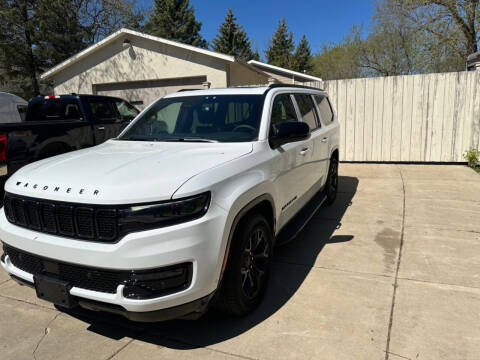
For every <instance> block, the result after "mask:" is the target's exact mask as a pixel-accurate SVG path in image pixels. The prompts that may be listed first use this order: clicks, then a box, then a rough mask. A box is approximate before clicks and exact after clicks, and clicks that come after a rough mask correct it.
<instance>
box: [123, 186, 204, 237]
mask: <svg viewBox="0 0 480 360" xmlns="http://www.w3.org/2000/svg"><path fill="white" fill-rule="evenodd" d="M209 205H210V193H209V192H207V193H203V194H200V195H196V196H192V197H188V198H184V199H178V200H173V201H165V202H159V203H153V204H139V205H132V206H129V207H128V208H123V209H119V210H118V225H119V228H120V232H121V233H124V234H125V233H130V232H134V231H142V230H148V229H154V228H159V227H163V226H168V225H174V224H179V223H182V222H186V221H190V220H194V219H198V218H199V217H202V216H203V215H205V213H206V212H207V210H208V206H209Z"/></svg>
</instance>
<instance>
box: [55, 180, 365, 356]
mask: <svg viewBox="0 0 480 360" xmlns="http://www.w3.org/2000/svg"><path fill="white" fill-rule="evenodd" d="M339 180H340V181H339V184H340V185H339V191H340V192H343V194H342V195H344V196H339V197H337V200H336V202H335V203H334V204H333V205H331V207H332V210H333V211H331V213H332V214H334V216H333V217H332V218H330V217H329V216H328V214H329V211H328V210H326V209H324V210H320V211H319V213H321V214H320V215H319V214H317V215H316V218H314V219H313V220H312V221H311V223H310V224H308V225H307V227H306V228H305V229H304V230H303V231H302V233H300V234H299V236H298V238H297V239H296V240H294V241H292V242H290V243H289V244H286V245H284V246H282V247H279V248H277V249H275V259H274V263H273V269H272V273H271V278H270V283H269V287H268V290H267V292H266V295H265V298H264V300H263V302H262V303H261V305H260V306H259V308H258V309H257V310H256V311H254V312H253V313H252V314H250V315H248V316H246V317H244V318H232V317H228V316H225V315H223V314H221V313H217V312H215V311H209V312H208V313H207V314H205V315H204V316H203V317H202V318H200V319H198V320H195V321H187V320H172V321H167V322H161V323H151V324H146V323H135V322H131V321H129V320H126V319H125V318H123V317H121V316H117V315H112V314H108V313H101V312H93V311H89V310H84V309H80V308H77V309H74V310H69V311H68V314H70V315H71V316H74V317H76V318H78V319H80V320H82V321H85V322H87V323H89V324H90V326H89V327H88V330H89V331H92V332H95V333H97V334H100V335H103V336H107V337H109V338H112V339H121V338H123V337H130V338H133V339H137V340H139V341H144V342H148V343H151V344H155V345H160V346H164V347H168V348H173V349H194V348H199V347H205V346H209V345H212V344H216V343H219V342H222V341H225V340H228V339H230V338H233V337H236V336H238V335H241V334H242V333H244V332H247V331H248V330H250V329H252V328H253V327H255V326H256V325H258V324H260V323H261V322H263V321H264V320H266V319H268V318H269V317H270V316H272V315H273V314H275V313H276V312H277V311H278V310H279V309H280V308H282V306H283V305H285V304H286V303H287V301H289V299H290V298H291V297H292V296H293V295H294V294H295V293H296V291H297V290H298V289H299V288H300V286H301V285H302V283H303V282H304V280H305V279H306V277H307V275H308V274H309V272H310V270H311V268H312V267H313V266H314V264H315V260H316V259H317V257H318V255H319V253H320V252H321V251H322V249H323V247H324V246H325V245H326V244H335V243H342V242H346V241H351V240H352V239H353V238H354V236H353V235H337V236H335V235H333V233H334V231H335V229H337V228H338V227H339V225H340V224H341V222H340V221H341V218H342V217H343V215H344V213H345V211H346V209H347V208H348V206H350V204H351V200H352V198H353V196H354V195H355V192H356V189H357V186H358V182H359V181H358V179H357V178H356V177H346V176H340V179H339ZM345 194H346V195H347V196H345ZM322 214H327V215H326V216H327V217H328V219H325V216H322ZM313 223H315V227H314V228H310V227H311V226H312V225H313ZM309 228H310V229H309ZM316 228H318V229H319V231H316V230H315V229H316ZM308 230H314V231H308ZM306 232H308V236H304V235H306ZM332 235H333V236H332ZM59 310H60V309H59ZM62 311H63V310H62Z"/></svg>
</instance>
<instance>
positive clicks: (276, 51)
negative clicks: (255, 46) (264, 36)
mask: <svg viewBox="0 0 480 360" xmlns="http://www.w3.org/2000/svg"><path fill="white" fill-rule="evenodd" d="M294 49H295V46H294V45H293V34H292V32H289V31H288V27H287V22H286V20H285V18H283V19H281V20H279V22H278V27H277V31H276V32H275V34H273V36H272V38H271V39H270V45H269V47H268V49H267V50H266V51H265V56H266V57H267V63H269V64H272V65H276V66H280V67H285V68H290V67H291V65H292V56H293V55H292V53H293V50H294Z"/></svg>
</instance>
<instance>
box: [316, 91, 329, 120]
mask: <svg viewBox="0 0 480 360" xmlns="http://www.w3.org/2000/svg"><path fill="white" fill-rule="evenodd" d="M313 97H314V99H315V101H316V103H317V105H318V110H319V111H320V117H321V118H322V120H323V122H324V123H325V124H329V123H331V122H332V121H333V111H332V107H331V106H330V102H329V101H328V98H327V97H326V96H323V95H314V96H313Z"/></svg>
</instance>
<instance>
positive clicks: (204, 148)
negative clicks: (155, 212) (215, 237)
mask: <svg viewBox="0 0 480 360" xmlns="http://www.w3.org/2000/svg"><path fill="white" fill-rule="evenodd" d="M251 151H252V144H250V143H229V144H226V143H197V142H157V143H153V142H129V141H117V140H110V141H107V142H106V143H104V144H103V145H100V146H98V147H95V148H91V149H85V150H81V151H77V152H74V153H69V154H63V155H59V156H55V157H53V158H49V159H45V160H42V161H39V162H36V163H34V164H31V165H27V166H25V167H24V168H22V169H21V170H19V171H18V172H17V173H15V174H14V176H12V177H11V178H10V180H9V181H8V182H7V184H6V187H5V190H6V191H7V192H13V193H17V194H21V195H24V196H29V197H33V198H36V197H42V198H47V199H50V200H59V201H68V202H82V203H89V202H93V203H97V204H119V203H122V204H128V203H141V202H149V201H159V200H160V201H161V200H168V199H170V198H171V197H172V195H173V194H174V192H175V191H176V190H177V189H178V188H179V187H180V186H181V185H182V184H183V183H185V182H186V181H187V180H188V179H190V178H192V177H193V176H195V175H196V174H198V173H200V172H203V171H205V170H207V169H210V168H212V167H215V166H218V165H220V164H222V163H225V162H228V161H231V160H233V159H235V158H238V157H240V156H242V155H245V154H248V153H249V152H251Z"/></svg>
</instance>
